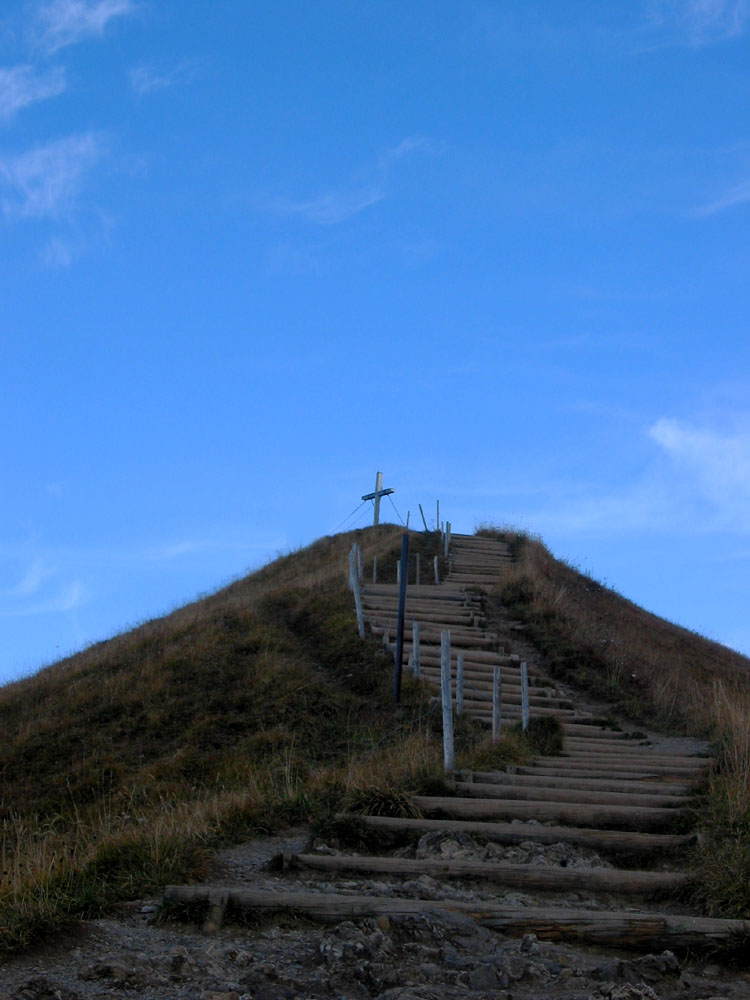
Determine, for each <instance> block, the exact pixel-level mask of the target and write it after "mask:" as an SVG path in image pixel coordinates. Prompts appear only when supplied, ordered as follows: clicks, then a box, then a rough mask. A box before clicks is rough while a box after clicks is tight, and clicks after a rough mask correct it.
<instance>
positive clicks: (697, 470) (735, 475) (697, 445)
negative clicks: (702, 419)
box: [649, 417, 750, 523]
mask: <svg viewBox="0 0 750 1000" xmlns="http://www.w3.org/2000/svg"><path fill="white" fill-rule="evenodd" d="M649 435H650V436H651V438H652V439H653V440H654V441H656V443H657V444H658V445H660V446H661V447H662V448H663V449H664V451H666V452H667V453H668V454H669V455H670V457H671V458H672V459H673V460H674V461H675V462H676V463H678V465H679V466H680V467H681V468H682V469H684V470H686V471H687V472H688V473H690V474H691V475H692V476H693V477H694V479H695V482H696V484H697V485H698V486H699V487H700V489H701V490H702V491H703V492H704V493H705V495H706V496H708V497H709V498H711V499H712V500H713V501H714V502H715V503H716V504H717V505H719V506H720V507H721V508H727V507H728V508H729V509H731V510H732V511H734V510H735V509H736V508H737V507H738V506H742V507H743V508H746V507H747V504H748V501H750V429H743V430H739V431H736V432H734V433H719V432H717V431H713V430H709V429H706V428H702V427H694V426H691V425H690V424H686V423H684V422H682V421H679V420H675V419H673V418H671V417H662V418H661V419H660V420H657V421H656V423H654V424H653V425H652V426H651V427H650V428H649ZM744 520H745V521H747V523H750V510H748V511H747V514H746V515H745V518H744Z"/></svg>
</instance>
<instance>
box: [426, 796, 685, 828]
mask: <svg viewBox="0 0 750 1000" xmlns="http://www.w3.org/2000/svg"><path fill="white" fill-rule="evenodd" d="M414 802H415V803H416V805H417V807H418V809H420V811H421V812H423V813H425V814H427V815H429V814H432V815H434V814H435V813H443V814H444V815H446V816H451V817H455V818H456V819H490V818H493V817H494V818H496V819H501V818H504V819H535V820H540V821H546V820H551V821H552V822H556V823H570V824H575V825H579V826H599V827H618V828H623V827H631V828H632V829H635V830H658V829H663V828H664V827H665V826H670V825H671V824H673V823H674V821H675V819H676V818H677V816H678V815H679V813H678V812H677V811H676V810H674V809H666V808H664V807H661V808H658V807H654V806H624V805H592V804H576V803H572V802H549V801H545V800H541V801H540V800H536V801H531V802H519V801H517V800H515V799H495V798H492V799H487V798H459V797H455V798H454V797H453V796H429V795H416V796H415V797H414Z"/></svg>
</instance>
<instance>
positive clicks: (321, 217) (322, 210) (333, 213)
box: [275, 187, 385, 226]
mask: <svg viewBox="0 0 750 1000" xmlns="http://www.w3.org/2000/svg"><path fill="white" fill-rule="evenodd" d="M384 198H385V191H383V190H380V189H379V188H375V187H373V188H364V189H361V190H352V191H344V190H341V191H326V192H325V193H324V194H321V195H318V197H317V198H311V199H310V201H296V202H295V201H286V200H284V199H281V200H279V201H277V202H276V203H275V204H276V208H278V210H279V211H280V212H282V213H285V214H286V215H300V216H302V217H303V218H305V219H307V220H309V221H310V222H316V223H317V224H318V225H321V226H332V225H335V224H336V223H337V222H343V221H344V220H345V219H348V218H350V217H351V216H353V215H359V213H360V212H363V211H364V210H365V209H366V208H369V207H370V206H371V205H377V203H378V202H379V201H382V200H383V199H384Z"/></svg>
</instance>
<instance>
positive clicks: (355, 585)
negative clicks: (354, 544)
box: [349, 549, 365, 639]
mask: <svg viewBox="0 0 750 1000" xmlns="http://www.w3.org/2000/svg"><path fill="white" fill-rule="evenodd" d="M349 586H350V587H351V589H352V592H353V594H354V606H355V608H356V609H357V629H358V631H359V637H360V639H364V637H365V618H364V615H363V613H362V595H361V593H360V590H359V574H358V572H357V556H356V554H355V552H354V549H352V550H351V551H350V553H349Z"/></svg>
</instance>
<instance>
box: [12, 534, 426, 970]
mask: <svg viewBox="0 0 750 1000" xmlns="http://www.w3.org/2000/svg"><path fill="white" fill-rule="evenodd" d="M355 540H356V541H358V542H359V543H360V544H361V546H362V548H363V551H364V555H365V558H366V559H367V560H368V561H371V560H372V558H373V557H374V556H377V557H378V560H379V573H380V575H381V578H389V576H390V577H392V578H393V579H395V565H396V559H397V556H398V551H399V547H400V532H399V530H398V529H397V528H396V527H395V526H392V525H382V526H380V527H379V528H370V529H366V530H364V531H357V532H351V533H348V534H342V535H337V536H333V537H327V538H323V539H321V540H319V541H318V542H316V543H314V544H313V545H311V546H310V547H308V548H306V549H304V550H302V551H299V552H296V553H292V554H290V555H288V556H284V557H282V558H279V559H277V560H275V561H274V562H272V563H270V564H269V565H267V566H265V567H264V568H263V569H261V570H260V571H258V572H256V573H253V574H251V575H250V576H248V577H245V578H244V579H240V580H238V581H236V582H234V583H232V584H230V585H229V586H227V587H224V588H223V589H221V590H220V591H218V592H217V593H215V594H212V595H210V596H209V597H206V598H204V599H202V600H199V601H196V602H193V603H192V604H189V605H187V606H185V607H183V608H180V609H178V610H176V611H174V612H173V613H171V614H169V615H167V616H165V617H163V618H160V619H156V620H154V621H151V622H147V623H145V624H144V625H141V626H139V627H138V628H135V629H133V630H132V631H130V632H126V633H124V634H122V635H119V636H117V637H115V638H113V639H111V640H108V641H106V642H102V643H98V644H97V645H95V646H92V647H91V648H89V649H86V650H84V651H83V652H81V653H79V654H77V655H75V656H72V657H69V658H67V659H65V660H63V661H61V662H59V663H56V664H53V665H52V666H50V667H47V668H46V669H44V670H42V671H41V672H40V673H38V674H37V675H35V676H33V677H29V678H27V679H24V680H22V681H20V682H17V683H15V684H12V685H8V686H7V687H5V688H3V689H2V690H0V761H2V778H3V784H2V798H1V799H0V822H1V823H2V858H1V860H2V878H1V879H0V951H2V950H3V949H4V950H13V949H14V948H16V947H18V946H20V945H22V944H24V943H25V942H26V941H28V940H30V939H31V938H32V937H33V936H34V935H36V934H38V933H40V932H41V931H43V930H44V929H45V928H49V927H54V926H57V925H58V924H59V922H60V920H61V919H64V917H65V916H66V915H68V914H82V913H94V912H98V911H99V910H100V909H101V907H102V906H105V905H107V903H108V902H110V901H112V900H114V899H119V898H123V897H131V898H132V897H133V896H135V895H137V894H138V893H139V892H143V891H146V890H147V889H149V888H153V887H154V886H156V885H161V884H163V883H164V881H166V880H167V879H168V878H177V877H185V876H186V875H188V874H189V873H190V872H191V871H192V870H197V869H198V868H200V866H201V864H202V863H203V861H204V859H205V850H204V848H205V847H206V846H208V845H210V844H214V843H216V842H219V841H221V840H227V839H233V838H234V839H237V838H240V837H242V836H246V835H251V834H253V833H254V832H259V831H269V830H272V829H274V828H276V827H278V826H279V825H280V824H283V823H285V822H289V821H298V820H302V819H306V818H308V817H309V816H310V815H312V814H314V813H315V812H316V810H318V809H320V808H323V806H324V803H325V800H326V796H330V795H334V796H335V795H336V794H338V791H337V790H338V789H339V788H340V787H343V785H344V784H346V783H348V784H351V783H352V782H356V774H357V769H358V768H361V767H363V766H366V763H367V761H368V759H369V756H370V755H371V753H372V750H373V747H376V746H377V747H379V749H380V752H381V753H385V752H387V750H388V748H389V746H398V747H399V754H398V756H399V758H401V759H405V758H404V754H403V748H404V745H405V742H406V743H408V741H409V739H411V738H412V736H413V734H415V733H416V734H417V735H416V736H414V739H415V740H416V741H417V743H419V740H420V739H421V737H420V736H419V734H418V729H419V727H418V726H417V725H416V724H415V720H418V718H419V714H420V712H421V711H422V706H421V702H420V699H421V693H420V692H419V691H418V690H416V691H415V692H414V698H413V699H412V701H411V702H410V701H409V699H408V698H407V699H406V700H405V703H404V705H403V706H401V707H400V708H399V707H396V706H393V704H392V702H391V698H390V680H389V669H388V663H387V657H386V654H385V652H384V651H383V649H382V647H381V645H380V644H379V643H377V642H376V641H375V640H372V639H370V640H366V641H364V642H362V641H361V640H360V639H359V638H358V636H357V631H356V625H355V622H354V613H353V606H352V602H351V595H350V594H349V592H348V590H347V587H346V570H347V565H348V563H347V560H348V553H349V549H350V547H351V544H352V542H353V541H355ZM436 544H437V541H436V536H432V535H424V536H415V547H416V548H419V547H420V546H421V547H422V549H423V551H424V552H425V554H426V555H429V556H432V554H433V552H435V551H436ZM415 752H416V753H418V751H415ZM408 756H409V755H407V757H408ZM412 756H413V755H412Z"/></svg>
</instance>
